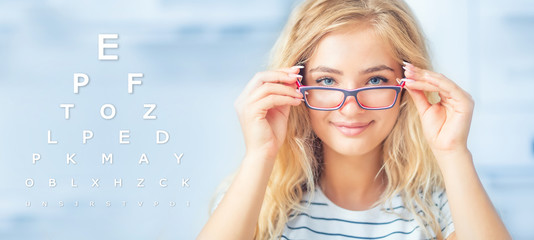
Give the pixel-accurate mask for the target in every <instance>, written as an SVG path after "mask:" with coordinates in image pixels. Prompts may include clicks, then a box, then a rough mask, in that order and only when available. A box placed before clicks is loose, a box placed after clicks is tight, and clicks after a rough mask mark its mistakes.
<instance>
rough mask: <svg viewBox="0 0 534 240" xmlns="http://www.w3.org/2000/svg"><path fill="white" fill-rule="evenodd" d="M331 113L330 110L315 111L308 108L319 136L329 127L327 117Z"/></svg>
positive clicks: (314, 129) (312, 125)
mask: <svg viewBox="0 0 534 240" xmlns="http://www.w3.org/2000/svg"><path fill="white" fill-rule="evenodd" d="M330 113H331V112H330V111H315V110H311V109H308V114H309V116H310V123H311V127H312V129H313V131H314V132H315V134H317V136H321V135H323V132H324V131H325V130H326V128H327V127H328V126H327V125H328V122H327V121H326V119H327V117H328V114H330Z"/></svg>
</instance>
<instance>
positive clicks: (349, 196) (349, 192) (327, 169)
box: [320, 145, 386, 210]
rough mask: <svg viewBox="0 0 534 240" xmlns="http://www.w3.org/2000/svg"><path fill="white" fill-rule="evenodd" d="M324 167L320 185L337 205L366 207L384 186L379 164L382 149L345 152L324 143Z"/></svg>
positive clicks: (352, 208) (351, 207) (376, 198)
mask: <svg viewBox="0 0 534 240" xmlns="http://www.w3.org/2000/svg"><path fill="white" fill-rule="evenodd" d="M323 149H324V152H323V156H324V168H323V172H322V174H321V179H320V185H321V189H322V191H323V192H324V194H325V195H326V196H327V197H328V198H329V199H330V200H331V201H332V202H334V203H335V204H336V205H338V206H340V207H342V208H345V209H349V210H365V209H368V208H369V207H371V206H372V205H373V204H374V203H375V202H376V201H378V200H379V199H380V195H381V194H382V192H383V191H384V189H385V187H386V184H385V183H386V181H385V174H384V173H383V172H381V173H380V174H379V175H378V176H377V173H378V171H379V170H380V168H381V167H382V149H381V146H380V145H379V146H377V147H376V148H375V149H373V150H372V151H370V152H368V153H365V154H362V155H358V156H345V155H341V154H339V153H338V152H336V151H333V150H332V149H331V148H329V147H328V146H326V145H323Z"/></svg>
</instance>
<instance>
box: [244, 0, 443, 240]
mask: <svg viewBox="0 0 534 240" xmlns="http://www.w3.org/2000/svg"><path fill="white" fill-rule="evenodd" d="M351 24H370V26H372V27H373V28H374V30H375V31H376V33H377V34H378V35H379V36H380V37H381V38H382V39H383V40H385V41H386V42H387V43H389V44H390V45H391V46H392V49H393V50H394V53H393V54H394V56H393V57H394V58H395V59H396V60H397V62H398V63H399V64H402V61H403V60H404V61H408V62H410V63H412V64H414V65H415V66H418V67H421V68H425V69H431V63H430V60H429V56H428V51H427V48H426V44H425V40H424V36H423V35H422V31H421V30H420V27H419V25H418V23H417V20H416V19H415V18H414V15H413V13H412V12H411V10H410V8H409V7H408V6H407V4H406V3H404V2H403V1H402V0H310V1H304V2H302V3H301V4H300V5H299V6H297V7H296V8H295V9H294V10H293V12H292V13H291V15H290V18H289V20H288V22H287V24H286V26H285V28H284V30H283V31H282V33H281V35H280V37H279V38H278V40H277V42H276V44H275V45H274V47H273V49H272V52H271V61H270V65H269V68H270V69H278V68H282V67H288V66H293V65H296V64H305V63H306V62H307V60H308V59H309V58H310V57H311V56H312V54H313V53H314V51H315V49H316V47H317V45H318V43H319V41H320V40H321V39H322V38H323V37H324V36H325V35H326V34H328V33H330V32H332V31H335V30H337V29H340V28H342V27H345V26H347V25H351ZM425 94H426V96H427V98H428V99H429V101H430V102H431V103H434V102H437V101H439V97H438V96H437V95H436V94H431V93H425ZM321 146H322V143H321V140H320V139H319V138H317V136H316V135H315V133H314V132H313V130H312V128H311V125H310V120H309V115H308V109H306V106H305V105H304V104H300V105H299V106H296V107H292V108H291V111H290V114H289V120H288V126H287V135H286V138H285V141H284V143H283V145H282V147H281V148H280V151H279V152H278V155H277V159H276V162H275V165H274V169H273V171H272V175H271V177H270V179H269V183H268V186H267V189H266V194H265V199H264V201H263V205H262V208H261V212H260V216H259V220H258V224H257V226H256V230H255V234H254V239H275V238H279V237H280V235H281V234H282V231H283V230H284V227H285V224H286V223H287V222H288V221H289V220H290V219H289V216H290V215H291V214H292V215H293V216H296V215H297V214H298V213H299V212H301V211H304V210H305V208H306V207H307V205H305V204H306V203H301V200H302V197H303V194H304V193H305V192H307V191H309V192H310V194H312V195H313V193H314V192H315V188H316V185H317V183H318V179H319V176H320V175H321V171H322V147H321ZM382 149H383V156H384V159H383V166H382V168H381V170H380V171H383V172H384V173H385V175H386V176H387V187H386V190H385V192H384V193H383V194H382V197H381V200H380V201H379V202H377V203H375V206H376V205H378V204H381V203H387V202H389V200H390V199H391V198H392V197H393V196H395V195H397V194H400V195H401V197H402V198H403V200H404V203H405V207H406V209H408V210H409V211H410V212H412V214H413V215H414V217H415V219H416V220H417V222H418V223H419V224H420V226H421V228H422V229H424V231H425V232H426V233H427V234H428V236H429V237H430V238H431V235H436V236H437V239H443V237H442V234H441V229H440V227H439V224H438V221H437V220H436V219H437V216H435V215H434V214H433V211H432V210H438V211H439V209H436V206H435V205H434V203H433V201H432V194H433V193H434V191H436V189H438V188H441V189H444V183H443V177H442V175H441V172H440V170H439V168H438V166H437V163H436V160H435V157H434V155H433V154H432V152H431V151H430V148H429V145H428V143H427V142H426V140H425V138H424V136H423V132H422V126H421V122H420V119H419V115H418V113H417V110H416V108H415V105H414V103H413V101H412V99H411V98H410V97H409V95H407V94H406V95H404V92H403V96H402V97H401V100H400V113H399V116H398V119H397V122H396V123H395V126H394V127H393V129H392V130H391V132H390V134H389V135H388V136H387V137H386V139H385V140H384V142H383V148H382ZM310 197H313V196H310ZM307 204H309V203H307ZM417 207H419V210H420V212H419V213H418V211H419V210H416V208H417Z"/></svg>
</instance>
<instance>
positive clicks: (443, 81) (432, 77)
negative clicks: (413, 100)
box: [403, 63, 461, 95]
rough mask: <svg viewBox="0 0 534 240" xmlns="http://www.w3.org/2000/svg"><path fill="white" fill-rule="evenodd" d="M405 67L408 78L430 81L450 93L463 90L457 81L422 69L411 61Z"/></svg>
mask: <svg viewBox="0 0 534 240" xmlns="http://www.w3.org/2000/svg"><path fill="white" fill-rule="evenodd" d="M403 68H404V69H405V72H404V75H405V76H406V77H407V78H409V79H414V80H416V81H418V80H419V81H426V82H429V83H431V84H433V85H435V86H437V87H438V88H440V89H442V91H445V92H447V93H448V95H452V92H458V91H460V90H461V88H460V87H458V85H456V83H454V82H453V81H452V80H450V79H448V78H447V77H445V75H443V74H440V73H436V72H433V71H430V70H425V69H421V68H418V67H416V66H414V65H412V64H409V63H408V64H406V66H404V67H403ZM440 92H441V91H440Z"/></svg>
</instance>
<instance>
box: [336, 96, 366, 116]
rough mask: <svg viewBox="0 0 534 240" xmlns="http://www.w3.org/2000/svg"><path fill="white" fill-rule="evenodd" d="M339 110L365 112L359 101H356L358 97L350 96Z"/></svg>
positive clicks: (343, 111)
mask: <svg viewBox="0 0 534 240" xmlns="http://www.w3.org/2000/svg"><path fill="white" fill-rule="evenodd" d="M339 111H341V112H342V113H359V112H365V109H363V108H361V107H360V105H358V102H356V97H354V96H348V97H347V98H346V99H345V103H343V106H341V108H340V109H339Z"/></svg>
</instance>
